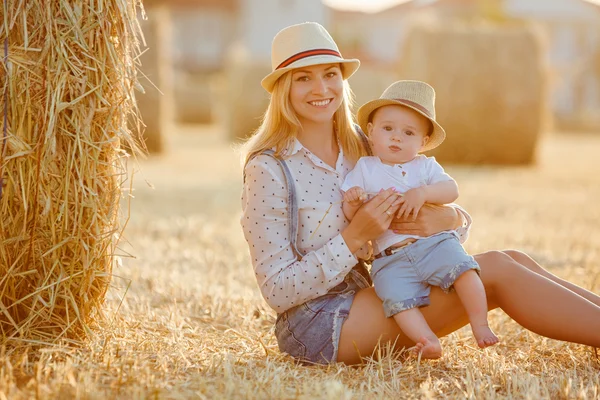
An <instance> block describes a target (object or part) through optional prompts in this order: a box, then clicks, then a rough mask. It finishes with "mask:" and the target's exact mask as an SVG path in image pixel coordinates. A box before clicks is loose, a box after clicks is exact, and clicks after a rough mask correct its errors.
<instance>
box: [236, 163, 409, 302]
mask: <svg viewBox="0 0 600 400" xmlns="http://www.w3.org/2000/svg"><path fill="white" fill-rule="evenodd" d="M245 172H246V180H245V184H244V193H243V196H242V208H243V214H242V218H241V224H242V228H243V231H244V236H245V238H246V241H247V242H248V247H249V249H250V256H251V260H252V265H253V266H254V271H255V275H256V279H257V282H258V286H259V287H260V290H261V293H262V295H263V297H264V298H265V300H266V301H267V303H268V304H269V305H270V306H271V307H272V308H273V309H275V310H276V311H277V312H283V311H285V310H288V309H290V308H292V307H294V306H297V305H299V304H302V303H304V302H305V301H308V300H311V299H313V298H316V297H319V296H321V295H323V294H325V293H326V292H327V291H328V290H329V289H330V288H332V287H334V286H336V285H337V284H339V283H340V282H342V280H343V279H344V277H345V276H346V274H347V273H348V271H350V269H352V267H353V266H354V265H356V263H357V262H358V260H357V259H356V257H355V256H354V255H353V253H354V252H356V251H357V250H358V249H359V248H360V247H361V246H362V245H363V244H365V243H366V242H367V240H370V239H371V238H373V237H376V236H378V235H379V234H381V233H382V232H383V231H385V230H386V229H387V228H388V227H389V224H390V222H391V219H392V217H391V216H390V215H388V214H387V213H386V212H385V211H386V210H388V209H390V208H391V212H392V213H393V212H395V211H396V210H397V207H398V205H397V204H396V205H394V204H393V202H394V201H395V200H397V196H396V195H393V192H392V191H385V192H383V193H382V194H381V195H379V196H376V197H375V198H373V199H372V200H371V201H369V202H368V203H367V204H365V206H363V207H361V209H359V210H358V212H357V213H356V215H355V216H354V219H353V221H352V222H351V223H350V225H348V226H347V227H346V228H345V229H343V230H342V231H341V232H340V234H338V235H336V236H334V237H333V238H331V239H330V240H329V241H328V242H327V243H325V244H324V245H323V246H322V247H320V248H318V249H315V250H313V251H311V252H309V253H307V254H306V255H304V256H303V257H302V258H301V259H300V260H298V259H297V257H296V255H295V254H294V252H293V250H292V245H291V241H290V236H289V225H288V224H289V222H288V209H287V206H288V204H287V187H286V182H285V179H284V176H283V171H282V170H281V167H280V166H279V165H278V164H277V162H276V161H275V160H273V159H272V158H271V157H268V156H258V157H255V158H254V159H253V160H252V161H250V162H249V163H248V165H247V166H246V169H245Z"/></svg>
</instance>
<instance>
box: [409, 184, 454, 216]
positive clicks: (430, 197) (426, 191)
mask: <svg viewBox="0 0 600 400" xmlns="http://www.w3.org/2000/svg"><path fill="white" fill-rule="evenodd" d="M457 198H458V185H457V184H456V181H454V179H451V180H448V181H443V182H437V183H434V184H431V185H423V186H419V187H418V188H414V189H410V190H407V191H406V192H405V193H404V195H403V196H402V200H401V201H402V202H403V204H402V206H401V207H400V209H399V210H398V214H397V215H398V217H400V218H402V217H404V216H406V218H408V217H410V215H411V214H412V218H413V220H415V219H416V218H417V215H418V214H419V211H420V210H421V207H423V204H425V203H432V204H447V203H452V202H453V201H454V200H456V199H457Z"/></svg>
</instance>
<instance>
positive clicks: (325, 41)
mask: <svg viewBox="0 0 600 400" xmlns="http://www.w3.org/2000/svg"><path fill="white" fill-rule="evenodd" d="M331 63H339V64H340V66H341V69H342V77H343V78H344V79H348V78H349V77H350V76H351V75H352V74H353V73H354V72H355V71H356V70H357V69H358V67H359V65H360V61H358V60H356V59H348V60H346V59H344V58H343V57H342V55H341V54H340V51H339V49H338V47H337V45H336V44H335V42H334V41H333V39H332V37H331V35H329V32H327V30H325V28H323V27H322V26H321V25H319V24H317V23H316V22H305V23H303V24H298V25H291V26H288V27H287V28H284V29H282V30H281V31H279V33H277V35H275V38H273V44H272V45H271V67H272V68H273V72H271V73H270V74H269V75H267V76H266V77H265V78H264V79H263V80H262V82H261V85H262V87H263V88H265V90H266V91H267V92H269V93H271V92H272V91H273V87H274V86H275V82H276V81H277V79H279V77H280V76H281V75H283V74H285V73H286V72H287V71H289V70H291V69H294V68H299V67H307V66H309V65H319V64H331Z"/></svg>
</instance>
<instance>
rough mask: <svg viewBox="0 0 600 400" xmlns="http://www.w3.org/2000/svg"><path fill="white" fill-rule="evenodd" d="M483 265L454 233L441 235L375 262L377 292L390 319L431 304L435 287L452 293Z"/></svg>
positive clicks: (374, 272) (373, 273)
mask: <svg viewBox="0 0 600 400" xmlns="http://www.w3.org/2000/svg"><path fill="white" fill-rule="evenodd" d="M469 270H475V271H476V272H477V273H479V264H477V261H475V259H474V258H473V257H472V256H470V255H469V254H467V252H466V251H465V249H464V248H463V247H462V245H461V244H460V241H459V239H458V237H457V236H456V234H454V233H450V232H447V233H440V234H438V235H434V236H430V237H428V238H424V239H419V240H417V241H416V242H414V243H412V244H410V245H408V246H406V247H402V248H401V249H399V250H398V251H397V252H396V253H394V254H392V255H390V256H386V257H382V258H378V259H376V260H374V261H373V266H372V267H371V275H372V276H373V282H374V283H375V292H376V293H377V296H379V298H380V299H381V301H383V311H384V312H385V316H386V317H391V316H393V315H394V314H397V313H399V312H402V311H405V310H409V309H411V308H417V307H424V306H428V305H429V292H430V290H431V286H439V287H440V288H442V290H444V291H445V292H449V291H450V290H451V289H452V286H453V285H454V282H455V281H456V279H458V277H459V276H461V275H462V274H464V273H465V272H467V271H469Z"/></svg>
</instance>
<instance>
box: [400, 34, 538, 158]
mask: <svg viewBox="0 0 600 400" xmlns="http://www.w3.org/2000/svg"><path fill="white" fill-rule="evenodd" d="M545 49H546V47H545V41H544V39H543V36H541V32H540V31H538V30H536V29H534V28H532V27H529V26H521V25H509V26H507V25H477V26H472V25H450V26H415V27H413V28H412V29H411V30H410V32H409V33H408V36H407V41H406V44H405V47H404V50H403V57H402V59H401V67H400V69H401V71H402V78H403V79H418V80H422V81H425V82H428V83H429V84H431V85H432V86H433V87H434V88H435V90H436V93H437V97H436V111H437V118H438V121H439V122H440V124H441V125H442V126H443V127H444V129H445V130H446V133H447V138H446V141H445V142H444V143H443V144H442V145H441V146H440V147H438V148H437V149H435V150H433V151H431V152H429V153H428V154H431V155H434V156H435V157H436V158H438V159H439V160H440V161H444V162H451V163H468V164H528V163H531V162H532V161H533V160H534V157H535V151H536V146H537V143H538V139H539V137H540V135H541V134H542V132H543V131H544V130H545V129H546V128H547V124H548V121H549V104H548V103H549V101H548V96H549V93H548V86H549V85H548V68H547V66H546V63H545Z"/></svg>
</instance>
